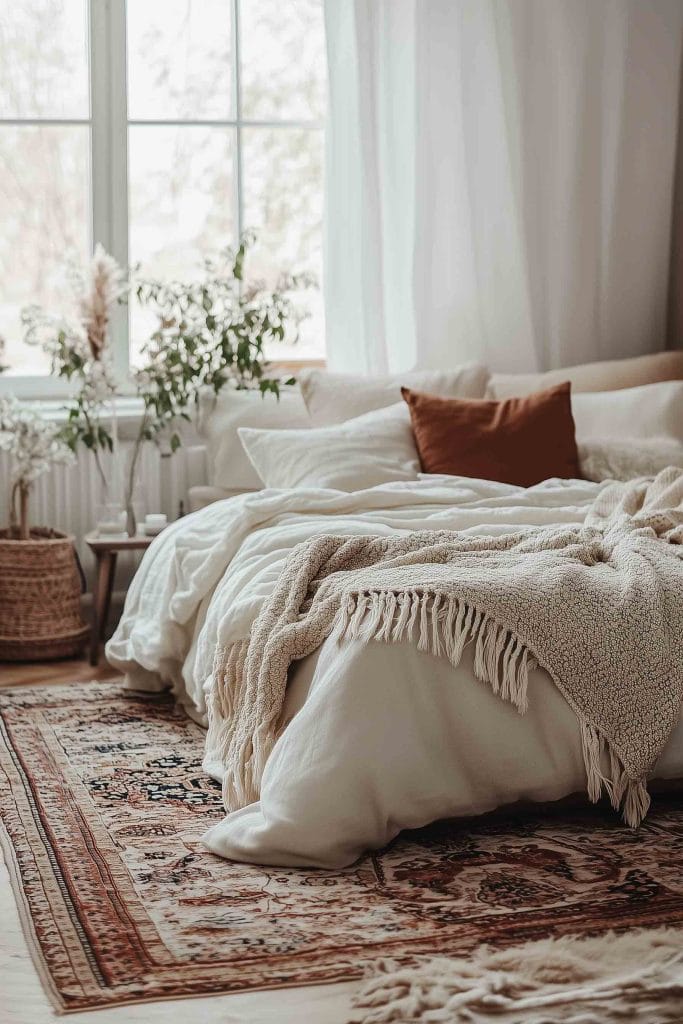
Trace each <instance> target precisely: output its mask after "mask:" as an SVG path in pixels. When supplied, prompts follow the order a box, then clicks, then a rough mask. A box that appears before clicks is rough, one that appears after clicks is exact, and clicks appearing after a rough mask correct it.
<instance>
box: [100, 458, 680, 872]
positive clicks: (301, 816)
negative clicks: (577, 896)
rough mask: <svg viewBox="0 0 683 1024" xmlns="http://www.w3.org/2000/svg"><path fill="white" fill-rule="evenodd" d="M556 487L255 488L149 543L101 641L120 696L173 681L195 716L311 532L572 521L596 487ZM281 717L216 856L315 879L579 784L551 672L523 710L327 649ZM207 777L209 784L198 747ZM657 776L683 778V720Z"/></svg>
mask: <svg viewBox="0 0 683 1024" xmlns="http://www.w3.org/2000/svg"><path fill="white" fill-rule="evenodd" d="M600 486H601V485H599V484H594V483H589V482H587V481H568V480H550V481H546V482H544V483H543V484H540V485H538V486H536V487H532V488H529V489H524V488H518V487H512V486H509V485H506V484H498V483H493V482H490V481H479V480H470V479H464V478H454V477H434V476H429V477H425V478H422V479H420V480H418V481H410V482H404V483H395V484H389V485H385V486H381V487H375V488H372V489H369V490H366V491H358V492H353V493H349V494H347V493H342V492H339V491H330V490H297V491H272V490H271V491H262V492H259V493H256V494H249V495H243V496H240V497H237V498H232V499H230V500H228V501H223V502H217V503H216V504H214V505H211V506H209V507H208V508H206V509H203V510H202V511H200V512H197V513H195V514H194V515H192V516H188V517H187V518H186V519H183V520H180V521H179V522H178V523H176V524H173V525H172V526H171V527H169V528H168V529H167V530H166V531H165V532H164V533H163V534H162V535H161V536H160V537H159V538H158V539H157V540H156V541H155V543H154V544H153V545H152V546H151V547H150V549H149V550H148V551H147V553H146V555H145V558H144V560H143V562H142V565H141V567H140V570H139V571H138V573H137V575H136V577H135V579H134V581H133V583H132V585H131V588H130V590H129V593H128V597H127V600H126V607H125V610H124V614H123V617H122V619H121V622H120V624H119V627H118V629H117V631H116V633H115V635H114V637H113V638H112V640H111V641H110V642H109V644H108V646H107V656H108V658H109V660H110V661H111V663H112V664H113V665H114V666H116V667H118V668H120V669H121V670H122V671H124V672H125V673H126V674H127V677H128V681H129V683H130V685H132V686H137V687H143V688H147V689H149V688H161V687H162V686H164V685H167V684H169V683H170V684H171V685H172V687H173V691H174V693H175V694H176V696H177V697H178V699H179V700H181V701H182V702H183V703H184V704H185V706H186V707H187V709H188V711H189V712H190V713H191V714H192V715H193V716H194V717H196V718H198V719H199V720H204V721H205V703H204V687H205V685H206V684H207V682H208V681H209V679H210V674H211V666H212V660H213V651H214V647H215V644H216V642H220V643H229V642H231V641H233V640H236V639H239V638H241V637H244V636H246V635H247V633H248V630H249V627H250V625H251V622H252V621H253V619H254V617H255V615H256V614H257V612H258V610H259V608H260V606H261V603H262V601H263V599H264V597H265V596H267V595H268V594H269V593H270V591H271V589H272V586H273V584H274V582H275V580H276V579H277V577H278V574H279V571H280V568H281V566H282V564H283V561H284V559H285V558H286V556H287V554H288V552H289V551H290V550H291V548H292V547H293V546H294V545H295V544H297V543H299V542H300V541H302V540H305V539H307V538H308V537H310V536H312V535H314V534H315V533H322V532H324V533H340V534H359V533H368V534H382V533H392V532H395V531H411V530H423V529H454V530H464V531H466V532H468V533H475V534H488V535H491V534H495V533H502V532H507V531H508V530H509V529H510V528H517V527H519V526H522V525H547V524H555V523H580V522H582V521H583V518H584V516H585V512H586V510H587V508H588V506H589V505H590V504H591V502H592V501H593V499H594V498H595V495H596V494H597V493H598V491H599V489H600ZM286 718H292V721H291V724H289V725H287V727H286V728H285V729H284V731H283V732H282V734H281V736H280V739H279V740H278V742H277V744H276V746H275V748H274V750H273V753H272V755H271V758H270V761H269V763H268V765H267V768H266V772H265V775H264V779H263V786H262V792H261V800H260V803H258V804H254V805H251V806H250V807H247V808H244V809H242V810H240V811H237V812H234V813H233V814H231V815H228V816H227V818H225V820H224V821H222V822H219V823H217V824H216V826H215V827H214V828H213V829H212V830H211V832H210V833H209V834H208V836H207V844H208V845H209V848H210V849H212V850H214V852H216V853H220V854H221V855H223V856H228V857H232V858H235V859H239V860H253V861H255V862H260V863H275V864H306V865H319V866H325V867H334V866H340V865H342V864H347V863H350V862H351V861H353V860H354V859H355V858H356V857H357V856H358V855H359V854H360V853H362V852H363V850H364V849H367V848H369V847H377V846H381V845H383V844H384V843H385V842H387V841H389V840H390V839H391V838H392V837H393V836H394V835H396V834H397V832H398V831H400V829H402V828H406V827H416V826H419V825H422V824H426V823H427V822H429V821H432V820H434V819H436V818H440V817H447V816H460V815H468V814H477V813H481V812H482V811H485V810H489V809H492V808H494V807H497V806H501V805H504V804H506V803H510V802H514V801H516V800H519V799H524V798H528V799H533V800H553V799H558V798H560V797H562V796H565V795H568V794H569V793H572V792H575V791H579V790H581V789H583V787H584V784H585V776H584V769H583V760H582V757H581V750H580V741H579V735H578V728H577V725H576V719H575V717H574V715H573V714H572V713H571V712H570V711H569V709H568V708H567V707H566V705H565V703H564V700H563V698H562V697H561V696H560V695H559V694H558V693H557V691H556V690H555V687H554V686H553V684H552V683H551V682H550V679H549V678H548V676H547V674H546V673H545V672H543V671H542V670H540V669H539V670H537V671H536V672H535V673H533V675H532V678H531V680H530V688H529V711H528V713H527V715H526V716H524V717H520V716H519V715H517V713H516V711H515V710H514V708H512V707H511V706H510V705H507V704H505V703H504V702H503V701H501V700H500V699H499V698H497V697H495V695H494V694H493V693H492V692H491V690H490V688H489V687H488V686H486V685H484V684H482V683H479V682H478V681H477V680H476V679H475V678H474V675H473V673H472V671H471V662H470V660H468V659H467V658H464V659H463V661H462V663H461V664H460V666H459V667H458V669H455V670H454V669H453V668H452V667H451V666H450V665H449V664H448V663H447V662H445V661H443V660H441V659H438V658H434V657H433V656H432V655H429V654H427V653H423V652H418V651H417V650H415V649H413V648H412V647H408V646H405V645H384V644H370V645H369V646H367V647H361V646H359V645H358V644H355V643H346V644H344V645H342V646H339V645H337V644H336V642H335V641H334V640H332V639H331V640H328V641H327V642H326V644H325V645H324V646H323V648H322V649H321V650H320V651H319V652H318V653H317V655H314V656H311V657H310V658H308V659H306V660H305V661H304V662H301V663H300V664H299V665H297V666H296V667H295V669H294V671H293V672H292V677H291V682H290V692H289V698H288V704H287V708H286ZM205 767H206V768H207V770H208V771H210V772H211V773H212V774H214V775H215V776H216V777H220V766H219V765H218V764H216V763H215V759H212V758H211V753H210V751H209V752H207V760H206V763H205ZM655 774H656V776H658V777H665V778H673V777H683V725H681V724H679V726H678V728H677V730H676V731H675V733H674V735H673V736H672V737H671V740H670V742H669V745H668V747H667V750H666V751H665V753H664V755H663V757H662V758H661V759H660V762H659V764H658V768H657V771H656V773H655Z"/></svg>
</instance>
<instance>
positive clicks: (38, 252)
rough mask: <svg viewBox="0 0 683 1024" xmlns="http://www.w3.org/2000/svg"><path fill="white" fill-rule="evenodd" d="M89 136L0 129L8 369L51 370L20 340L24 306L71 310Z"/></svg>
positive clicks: (0, 300)
mask: <svg viewBox="0 0 683 1024" xmlns="http://www.w3.org/2000/svg"><path fill="white" fill-rule="evenodd" d="M89 139H90V129H89V128H88V127H87V125H83V126H81V125H77V126H69V127H59V128H57V127H47V126H46V127H29V126H22V127H10V126H4V127H2V128H0V224H2V231H0V281H1V282H2V285H1V286H0V334H2V335H3V336H4V337H5V339H6V341H7V359H6V361H7V362H8V364H9V366H10V372H11V373H15V374H22V375H23V374H30V375H33V374H40V373H46V372H47V371H48V369H49V366H48V362H47V360H46V359H45V358H44V357H43V355H42V353H41V352H39V351H38V350H36V349H35V348H32V347H29V346H27V345H24V344H23V343H22V341H21V330H20V313H21V308H22V306H25V305H29V304H30V303H34V302H35V303H38V304H40V305H42V306H45V307H46V308H47V309H48V310H49V311H51V312H54V313H58V314H59V313H66V312H69V310H70V306H69V300H70V292H69V288H68V285H67V283H66V279H67V276H68V275H67V269H68V268H67V264H68V262H69V260H70V259H72V258H73V259H75V260H77V261H78V262H79V263H82V261H83V260H84V259H86V258H87V254H88V249H89V247H90V213H89V210H90V203H89V196H90V185H89V166H90V160H89V154H88V150H89Z"/></svg>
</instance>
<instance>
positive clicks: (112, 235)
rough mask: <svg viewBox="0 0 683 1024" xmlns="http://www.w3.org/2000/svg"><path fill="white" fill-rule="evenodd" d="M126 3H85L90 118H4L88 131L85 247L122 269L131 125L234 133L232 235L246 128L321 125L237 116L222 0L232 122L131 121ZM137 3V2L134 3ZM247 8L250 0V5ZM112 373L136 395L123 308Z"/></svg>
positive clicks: (18, 389) (43, 390) (237, 86)
mask: <svg viewBox="0 0 683 1024" xmlns="http://www.w3.org/2000/svg"><path fill="white" fill-rule="evenodd" d="M127 2H128V0H88V69H89V72H88V73H89V79H90V112H89V117H87V118H40V117H35V118H4V119H0V130H2V126H3V125H4V124H8V125H13V124H14V125H87V126H88V127H89V130H90V148H89V152H90V175H89V178H90V209H91V218H90V248H91V250H92V249H94V247H95V245H96V244H97V243H98V242H100V243H101V244H102V245H103V246H104V248H105V249H106V250H107V251H108V252H110V253H111V255H112V256H113V257H114V258H115V259H116V260H117V262H118V263H119V264H120V265H121V266H124V267H125V266H127V265H128V262H129V254H128V224H129V205H128V127H129V125H150V126H153V125H188V126H202V125H204V126H207V127H217V128H231V129H233V130H234V132H235V174H234V204H235V214H236V216H235V221H236V230H237V236H239V235H241V233H242V231H243V230H244V227H245V224H244V185H243V182H244V177H243V167H242V130H243V129H244V128H250V127H257V128H283V129H288V128H294V129H318V130H322V129H324V122H323V121H321V120H313V119H308V120H306V119H300V120H298V119H297V120H280V121H270V120H258V119H256V120H250V119H246V118H243V117H242V93H241V82H240V3H241V2H242V0H226V10H228V9H229V10H230V15H231V17H232V29H233V35H232V40H233V53H232V58H233V61H232V63H233V97H234V99H233V104H234V117H233V118H226V119H225V120H222V119H215V118H199V119H175V118H170V119H165V118H161V119H136V118H129V117H128V83H127V46H126V3H127ZM132 2H142V0H132ZM247 2H248V0H247ZM111 332H112V334H111V336H112V356H113V361H114V370H115V374H116V378H117V380H118V382H119V386H120V388H121V390H122V391H123V392H124V393H126V392H128V393H131V394H132V393H133V390H134V388H133V384H132V379H131V377H130V372H129V318H128V311H127V309H126V308H125V307H122V308H121V309H120V310H118V311H117V313H116V314H115V316H114V318H113V322H112V327H111ZM309 363H312V364H315V365H324V360H317V359H316V360H301V361H300V360H291V361H289V363H288V365H292V366H294V365H300V364H309ZM70 391H71V387H70V385H69V383H68V382H67V381H65V380H61V379H59V378H57V377H55V376H53V375H48V374H45V375H40V376H11V375H9V376H8V375H6V374H4V375H2V376H0V394H2V393H7V392H11V393H12V394H15V395H17V396H19V397H20V398H25V399H57V398H63V397H67V396H68V395H69V394H70Z"/></svg>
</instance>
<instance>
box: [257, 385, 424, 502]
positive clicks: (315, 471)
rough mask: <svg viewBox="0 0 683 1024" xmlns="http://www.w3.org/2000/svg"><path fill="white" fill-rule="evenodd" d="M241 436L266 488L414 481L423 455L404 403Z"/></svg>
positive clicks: (347, 488)
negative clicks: (336, 420)
mask: <svg viewBox="0 0 683 1024" xmlns="http://www.w3.org/2000/svg"><path fill="white" fill-rule="evenodd" d="M238 434H239V436H240V440H241V442H242V444H243V445H244V448H245V451H246V453H247V455H248V456H249V458H250V459H251V461H252V464H253V466H254V468H255V470H256V471H257V473H258V474H259V476H260V477H261V479H262V480H263V483H264V484H265V486H266V487H283V488H290V487H331V488H334V489H335V490H338V491H360V490H363V489H364V488H365V487H375V486H376V485H377V484H384V483H390V482H391V481H393V480H416V479H417V476H418V473H419V471H420V459H419V456H418V454H417V449H416V448H415V442H414V440H413V432H412V430H411V426H410V413H409V412H408V407H407V405H406V404H405V403H404V402H398V403H397V404H396V405H392V406H390V407H389V408H388V409H377V410H375V411H373V412H369V413H366V414H365V415H363V416H358V417H357V418H356V419H353V420H347V422H346V423H341V424H339V425H337V426H335V427H314V428H312V429H310V430H251V429H249V428H245V427H240V429H239V430H238Z"/></svg>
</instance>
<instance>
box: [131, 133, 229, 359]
mask: <svg viewBox="0 0 683 1024" xmlns="http://www.w3.org/2000/svg"><path fill="white" fill-rule="evenodd" d="M234 146H235V139H234V129H231V128H207V127H199V126H193V127H185V126H182V127H177V126H172V125H168V126H166V125H164V126H157V125H154V126H149V127H145V126H141V125H133V126H132V127H131V128H129V134H128V162H129V185H128V197H129V205H130V228H129V251H130V260H131V262H132V263H138V262H139V263H141V264H142V271H143V273H145V274H147V275H150V276H153V277H161V278H171V277H173V278H178V277H182V276H186V277H187V276H188V275H189V276H190V277H194V276H195V275H196V274H197V272H198V268H199V267H201V264H202V261H203V259H204V257H205V256H207V255H210V254H212V253H215V252H217V250H218V249H220V248H222V247H223V246H225V245H231V244H232V243H233V242H234V238H235V227H234V177H233V163H234V158H233V154H234ZM151 322H152V321H151V319H150V317H149V315H147V314H145V313H144V312H143V311H141V310H140V309H139V307H138V306H137V304H136V303H135V302H133V303H132V305H131V358H132V360H133V362H135V359H136V355H137V353H139V350H140V345H141V343H142V342H143V341H144V339H145V337H146V336H147V335H148V333H149V327H150V324H151Z"/></svg>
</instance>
